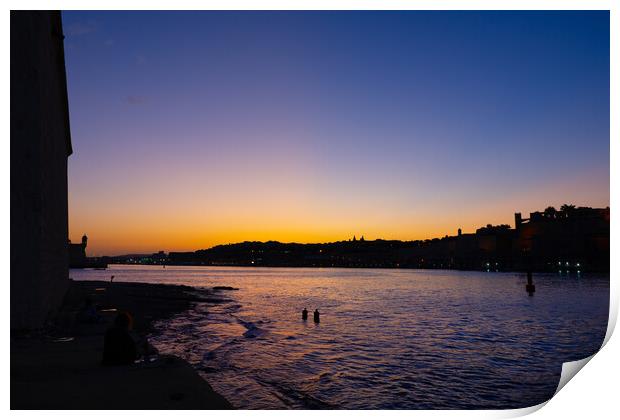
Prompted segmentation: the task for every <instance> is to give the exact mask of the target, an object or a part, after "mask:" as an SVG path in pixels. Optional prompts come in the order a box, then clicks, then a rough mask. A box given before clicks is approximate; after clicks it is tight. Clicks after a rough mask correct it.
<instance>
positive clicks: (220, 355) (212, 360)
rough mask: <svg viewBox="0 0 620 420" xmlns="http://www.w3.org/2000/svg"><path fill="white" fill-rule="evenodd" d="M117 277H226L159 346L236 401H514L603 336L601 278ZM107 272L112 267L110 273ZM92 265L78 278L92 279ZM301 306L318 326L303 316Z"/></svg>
mask: <svg viewBox="0 0 620 420" xmlns="http://www.w3.org/2000/svg"><path fill="white" fill-rule="evenodd" d="M109 271H112V272H113V274H115V275H116V278H117V280H118V281H129V280H134V281H146V282H156V283H176V284H187V285H192V286H198V287H201V286H204V287H213V286H221V285H226V286H233V287H236V288H239V290H238V291H222V292H220V293H225V294H227V295H228V296H231V297H232V298H233V300H234V301H233V302H225V303H223V304H221V305H216V306H208V305H209V304H205V303H201V304H198V305H197V306H196V307H195V308H194V309H192V310H191V311H189V312H188V313H186V314H183V315H182V316H179V317H177V318H176V319H174V320H172V321H170V322H167V323H166V324H165V325H160V328H161V332H160V334H159V335H158V336H156V337H154V341H155V344H156V345H157V346H158V347H159V348H161V349H162V350H165V351H169V352H173V353H176V354H179V355H181V356H183V357H185V358H186V359H188V360H189V361H190V362H191V363H193V364H194V365H195V366H197V367H198V368H199V369H200V370H201V372H202V373H203V374H204V375H205V377H207V379H208V380H209V381H210V383H211V384H212V385H213V387H214V388H216V390H218V391H220V392H222V393H223V394H224V395H226V396H228V397H230V399H231V400H232V401H234V402H235V403H236V404H237V406H238V407H240V408H330V407H337V408H350V409H354V408H374V409H381V408H392V409H393V408H412V409H422V408H516V407H524V406H529V405H534V404H537V403H540V402H542V401H544V400H546V399H548V398H550V397H551V396H552V395H553V392H554V391H555V388H556V386H557V383H558V380H559V375H560V371H561V364H562V362H564V361H568V360H576V359H581V358H583V357H586V356H589V355H590V354H592V353H593V352H594V351H596V350H597V349H598V348H599V346H600V344H601V343H602V340H603V337H604V335H605V330H606V325H607V316H608V305H609V279H608V277H600V276H587V275H581V273H580V274H579V275H576V273H573V274H570V275H568V276H567V275H562V276H560V275H556V274H550V275H540V274H535V275H534V281H535V284H536V293H535V294H534V295H533V296H532V297H529V296H528V294H527V293H525V292H524V290H523V288H524V283H525V276H524V275H516V274H510V273H494V272H491V273H486V272H484V273H480V272H456V271H418V270H359V269H350V270H348V269H269V268H217V267H209V268H196V267H167V268H166V270H162V269H161V268H159V267H156V268H155V267H135V266H130V267H127V266H117V267H113V268H112V270H109ZM110 274H111V273H107V274H106V275H107V276H109V275H110ZM97 275H99V273H96V272H90V273H89V272H86V271H79V272H78V271H75V272H72V276H73V277H74V278H76V279H78V278H90V279H97ZM304 307H308V308H312V311H313V310H314V308H320V312H321V323H320V324H315V323H314V322H312V320H309V321H306V322H304V321H303V320H302V319H301V317H300V311H301V309H303V308H304Z"/></svg>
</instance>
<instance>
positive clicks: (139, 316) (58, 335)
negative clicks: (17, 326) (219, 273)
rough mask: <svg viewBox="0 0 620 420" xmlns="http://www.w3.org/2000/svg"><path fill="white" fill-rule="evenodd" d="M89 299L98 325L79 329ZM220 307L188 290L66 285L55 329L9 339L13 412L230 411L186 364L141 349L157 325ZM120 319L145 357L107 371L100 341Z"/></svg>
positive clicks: (213, 298) (205, 294)
mask: <svg viewBox="0 0 620 420" xmlns="http://www.w3.org/2000/svg"><path fill="white" fill-rule="evenodd" d="M87 298H90V299H91V300H92V302H93V303H94V304H95V305H96V307H97V313H98V315H99V316H100V319H99V321H98V322H91V323H87V322H81V321H80V316H79V314H80V308H81V307H82V306H83V305H84V302H85V299H87ZM221 300H222V298H221V297H218V296H216V295H214V294H212V292H211V291H208V290H204V291H203V290H198V289H195V288H193V287H190V286H176V285H157V284H148V283H130V282H118V283H110V282H102V281H71V286H70V288H69V291H68V292H67V295H66V296H65V299H64V302H63V305H62V307H61V309H60V311H59V312H58V314H57V316H56V317H55V321H54V322H53V323H52V324H50V325H49V326H48V327H47V328H46V329H44V330H41V331H37V332H30V333H27V334H26V333H21V334H18V333H14V334H12V335H11V348H10V353H11V361H10V364H11V395H10V399H11V409H87V410H89V409H203V410H204V409H232V408H233V406H232V404H231V403H230V402H229V401H228V400H226V399H225V398H224V397H223V396H222V395H220V394H218V393H217V392H215V391H214V390H213V388H212V387H211V385H210V384H209V383H208V382H207V381H206V380H205V379H204V378H203V377H202V376H200V374H198V372H197V371H196V370H194V368H193V367H192V366H191V365H190V364H189V363H188V362H186V361H184V360H183V359H181V358H179V357H176V356H171V355H166V354H159V353H158V352H157V350H156V349H155V348H154V347H152V346H150V345H149V344H148V342H147V341H146V336H147V335H148V334H149V333H150V332H152V331H153V325H154V323H155V322H157V321H161V320H165V319H169V318H171V317H173V316H175V315H176V314H179V313H181V312H183V311H185V310H187V309H189V308H191V306H192V305H193V304H194V303H195V302H212V303H214V304H215V303H218V302H219V301H221ZM118 311H126V312H129V313H130V314H131V316H132V318H133V325H134V328H133V330H132V335H133V336H134V339H135V340H136V343H137V344H138V345H140V344H142V347H143V348H142V353H143V354H144V357H143V358H141V359H139V361H137V362H136V363H134V364H132V365H128V366H114V367H104V366H102V365H101V356H102V353H103V336H104V334H105V331H106V330H107V328H108V327H109V326H110V325H111V323H112V322H113V320H114V318H115V316H116V314H117V312H118Z"/></svg>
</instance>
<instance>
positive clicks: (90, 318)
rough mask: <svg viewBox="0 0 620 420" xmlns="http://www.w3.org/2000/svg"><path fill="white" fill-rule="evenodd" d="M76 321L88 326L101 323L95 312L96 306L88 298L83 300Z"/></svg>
mask: <svg viewBox="0 0 620 420" xmlns="http://www.w3.org/2000/svg"><path fill="white" fill-rule="evenodd" d="M78 320H79V321H80V322H85V323H88V324H96V323H98V322H99V321H101V317H100V316H99V313H98V312H97V306H96V305H95V303H94V302H93V300H92V299H91V298H90V297H87V298H86V299H84V306H82V309H81V310H80V313H79V314H78Z"/></svg>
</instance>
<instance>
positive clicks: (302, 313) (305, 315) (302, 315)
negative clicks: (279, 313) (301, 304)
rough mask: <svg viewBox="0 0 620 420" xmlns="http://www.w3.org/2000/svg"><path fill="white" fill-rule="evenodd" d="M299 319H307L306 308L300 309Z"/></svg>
mask: <svg viewBox="0 0 620 420" xmlns="http://www.w3.org/2000/svg"><path fill="white" fill-rule="evenodd" d="M301 319H303V320H304V321H306V320H307V319H308V310H307V309H306V308H304V310H303V311H301Z"/></svg>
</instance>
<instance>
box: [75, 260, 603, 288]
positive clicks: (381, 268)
mask: <svg viewBox="0 0 620 420" xmlns="http://www.w3.org/2000/svg"><path fill="white" fill-rule="evenodd" d="M110 266H129V267H133V266H140V267H164V268H165V267H220V268H225V267H229V268H315V269H342V270H395V271H396V270H412V271H457V272H465V273H504V274H525V273H527V272H528V270H526V269H524V270H522V271H520V270H489V271H487V270H478V269H463V268H447V267H438V268H428V267H426V268H418V267H345V266H333V267H332V266H329V267H328V266H312V265H242V264H235V265H233V264H220V265H218V264H169V263H166V264H141V263H110V264H109V265H108V267H107V268H104V269H101V268H71V270H97V271H105V270H107V269H109V268H110ZM532 273H533V274H551V273H558V271H557V270H533V271H532ZM562 273H563V274H578V273H579V274H581V275H583V274H598V275H605V274H606V275H609V274H610V271H604V270H603V271H600V270H579V272H578V271H576V270H574V269H573V270H570V271H567V270H562ZM119 283H120V282H119ZM148 284H152V283H148Z"/></svg>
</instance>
